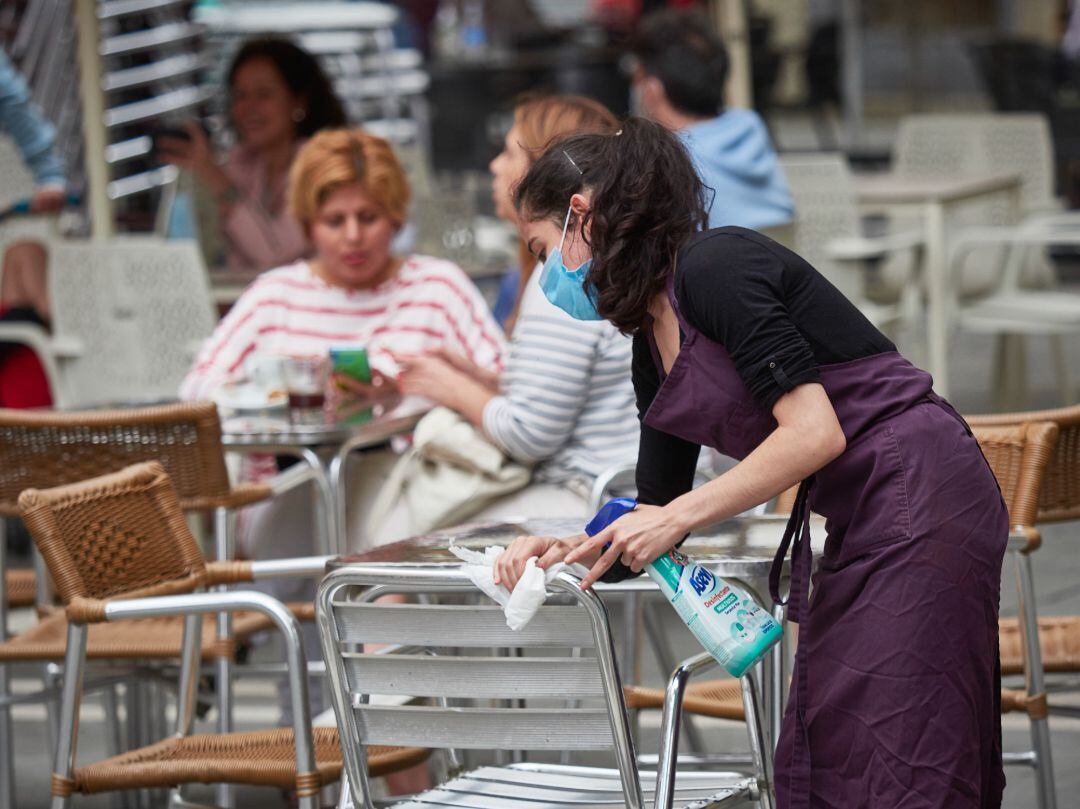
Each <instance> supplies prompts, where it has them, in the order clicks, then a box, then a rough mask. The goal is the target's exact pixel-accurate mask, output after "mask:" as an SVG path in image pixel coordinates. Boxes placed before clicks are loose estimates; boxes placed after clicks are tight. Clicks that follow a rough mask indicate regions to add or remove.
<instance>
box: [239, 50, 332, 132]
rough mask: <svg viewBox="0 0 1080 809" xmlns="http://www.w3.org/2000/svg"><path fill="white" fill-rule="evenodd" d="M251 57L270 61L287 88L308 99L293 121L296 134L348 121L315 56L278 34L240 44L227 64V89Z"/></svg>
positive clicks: (315, 130) (330, 127)
mask: <svg viewBox="0 0 1080 809" xmlns="http://www.w3.org/2000/svg"><path fill="white" fill-rule="evenodd" d="M252 59H265V60H266V61H268V62H270V64H272V65H273V66H274V67H275V68H276V69H277V72H278V73H279V74H280V75H281V78H282V80H283V81H284V82H285V86H286V87H288V88H289V91H290V92H291V93H292V94H293V95H295V96H299V97H300V98H303V99H304V101H305V102H306V103H307V109H306V113H307V114H306V115H305V116H304V119H303V120H302V121H300V122H298V123H297V124H296V135H297V137H302V138H309V137H311V136H312V135H314V134H315V133H316V132H318V131H319V130H320V129H336V128H339V127H343V126H345V125H346V124H347V123H348V121H347V120H346V117H345V110H344V108H343V107H342V106H341V101H340V100H338V97H337V96H336V95H335V94H334V89H333V87H332V86H331V84H330V80H329V79H328V78H326V74H325V73H324V72H323V69H322V68H321V67H320V66H319V63H318V62H317V61H316V59H315V57H314V56H312V55H311V54H310V53H308V52H307V51H305V50H304V49H303V48H301V47H299V46H298V45H295V44H293V43H292V42H290V41H289V40H287V39H282V38H280V37H259V38H257V39H249V40H248V41H247V42H245V43H244V44H243V45H241V46H240V50H238V51H237V52H236V55H235V56H234V57H233V60H232V62H231V63H230V64H229V71H228V73H227V84H228V86H229V88H230V90H231V88H232V85H233V80H234V79H235V78H236V72H237V71H238V70H239V69H240V68H241V67H242V66H243V65H244V64H245V63H246V62H250V61H251V60H252Z"/></svg>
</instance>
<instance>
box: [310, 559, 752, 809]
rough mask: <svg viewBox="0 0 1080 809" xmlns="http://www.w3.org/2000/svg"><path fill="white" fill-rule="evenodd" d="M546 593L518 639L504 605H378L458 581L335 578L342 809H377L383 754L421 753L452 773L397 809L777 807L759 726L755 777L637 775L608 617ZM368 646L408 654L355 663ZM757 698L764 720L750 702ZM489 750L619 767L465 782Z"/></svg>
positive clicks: (392, 575) (490, 774)
mask: <svg viewBox="0 0 1080 809" xmlns="http://www.w3.org/2000/svg"><path fill="white" fill-rule="evenodd" d="M549 588H550V592H551V593H552V594H553V596H555V597H556V598H557V600H558V603H549V604H546V605H544V606H542V607H541V608H540V609H539V611H538V612H537V614H536V615H535V617H534V618H533V620H532V621H531V622H530V623H529V624H528V625H527V626H526V627H525V628H524V629H522V630H521V631H520V632H513V631H511V630H509V629H508V628H507V626H506V620H505V616H504V615H503V612H502V609H501V608H500V607H498V606H496V605H479V606H476V605H460V604H439V603H400V602H397V603H388V602H386V601H376V599H378V597H379V596H381V595H385V594H388V593H413V594H427V595H436V594H437V595H440V596H446V595H452V594H472V593H474V592H475V587H474V585H473V584H472V583H471V581H470V580H469V579H468V577H467V576H466V575H465V573H464V572H463V571H461V570H460V569H458V568H454V567H451V568H438V569H432V568H426V569H423V568H420V569H417V568H402V567H390V566H379V565H374V564H373V565H364V566H347V567H343V568H340V569H338V570H335V571H332V572H331V573H330V574H328V575H327V577H326V578H325V579H324V580H323V583H322V585H321V586H320V588H319V596H318V599H317V601H316V614H317V617H318V622H319V633H320V639H321V641H322V644H323V656H324V659H325V660H326V665H327V672H328V675H329V677H330V681H331V683H332V689H331V694H332V697H333V702H334V711H335V714H336V716H337V721H338V728H339V730H340V732H341V738H342V752H343V754H344V758H345V772H346V778H345V781H346V782H347V784H348V789H347V791H345V788H344V787H343V801H342V806H343V807H346V806H349V807H364V809H373V806H374V803H373V799H372V794H371V789H370V785H369V783H368V779H367V776H366V774H365V772H366V769H367V768H366V766H365V765H366V762H367V761H368V757H369V755H370V750H371V746H372V745H378V744H390V745H406V746H411V745H416V744H423V745H424V746H428V747H435V748H440V749H442V750H444V751H445V755H446V758H447V760H448V767H449V770H450V772H451V777H450V779H449V780H448V781H447V782H445V783H443V784H440V785H439V786H437V787H435V788H434V789H431V790H428V791H425V792H424V793H421V794H419V795H415V796H413V797H412V798H411V799H405V800H403V801H401V802H399V803H395V804H394V806H395V807H398V809H420V807H427V806H431V805H433V804H434V805H450V806H484V807H486V808H487V809H497V808H498V809H501V807H507V808H508V809H513V808H514V807H518V808H519V809H554V808H555V807H571V806H588V807H601V806H603V807H607V806H610V807H624V806H625V807H631V808H632V809H641V807H644V806H645V805H646V804H649V805H654V806H656V807H664V808H667V807H671V806H673V805H678V806H685V805H688V804H690V805H693V806H695V807H723V806H733V805H742V804H746V803H749V802H751V801H754V800H761V801H763V802H764V803H763V805H765V806H769V805H771V793H770V791H769V787H770V783H769V777H768V771H767V767H768V759H767V757H766V751H765V750H764V747H763V745H762V742H761V734H760V728H759V727H758V725H757V723H756V722H751V723H750V727H751V728H752V732H751V741H752V745H753V746H754V748H755V750H757V751H758V755H757V758H756V761H757V762H758V764H759V766H758V770H757V773H756V777H747V776H745V775H741V774H735V773H730V772H684V771H679V772H678V773H676V772H674V770H672V769H671V766H672V765H671V762H672V761H673V760H674V755H673V753H671V754H669V753H670V749H665V750H664V751H663V754H662V755H661V767H660V770H659V773H654V772H640V771H639V770H638V768H637V764H636V761H635V751H634V740H633V737H632V734H631V732H630V724H629V719H628V717H627V715H626V705H625V703H624V701H623V695H622V688H621V683H620V679H619V672H618V667H617V665H616V661H615V654H614V648H613V642H612V637H611V629H610V626H609V624H608V617H607V612H606V609H605V608H604V604H603V602H602V601H601V600H600V599H599V597H598V596H597V595H596V594H595V593H593V592H591V591H582V590H581V589H580V588H579V586H578V581H577V579H575V578H574V577H572V576H569V575H566V574H563V575H562V576H560V577H558V578H557V579H555V580H554V581H553V582H552V583H551V584H550V585H549ZM364 643H393V644H399V647H400V648H399V650H398V651H399V653H397V654H384V655H373V654H366V653H362V652H360V651H357V650H358V649H361V648H363V647H362V644H364ZM574 650H581V651H582V652H583V653H581V654H575V651H574ZM747 683H748V687H749V688H750V689H752V688H753V686H752V685H751V684H750V683H751V681H749V680H747ZM748 694H749V696H748V699H750V700H751V701H750V708H749V715H750V716H751V717H752V718H753V719H755V720H756V719H757V712H756V702H755V701H754V700H753V694H754V692H753V691H752V690H750V691H749V692H748ZM380 695H393V696H396V697H398V698H399V699H400V698H401V697H403V696H406V697H412V698H425V699H427V700H430V702H429V703H428V704H424V705H405V706H401V707H398V706H396V705H394V706H391V705H387V704H385V700H384V701H383V702H382V703H381V704H378V703H376V701H375V700H374V699H373V697H375V696H380ZM568 705H572V706H573V707H568ZM678 708H679V706H678V705H674V704H673V706H672V710H673V711H674V712H676V713H677V711H678ZM755 730H756V731H757V732H756V733H755V732H754V731H755ZM480 750H483V751H500V750H502V751H506V750H526V751H527V750H548V751H554V750H558V751H607V752H608V753H613V754H614V760H615V761H614V764H615V766H614V768H598V767H583V766H571V765H564V764H540V763H527V762H522V763H515V764H511V765H509V766H494V765H490V766H486V765H484V764H478V766H475V767H474V768H472V769H467V768H466V767H465V764H464V760H463V758H462V753H463V752H464V751H480ZM475 756H476V754H475V753H471V754H470V757H475ZM474 760H475V759H474ZM470 766H471V765H470ZM654 779H656V785H655V786H654Z"/></svg>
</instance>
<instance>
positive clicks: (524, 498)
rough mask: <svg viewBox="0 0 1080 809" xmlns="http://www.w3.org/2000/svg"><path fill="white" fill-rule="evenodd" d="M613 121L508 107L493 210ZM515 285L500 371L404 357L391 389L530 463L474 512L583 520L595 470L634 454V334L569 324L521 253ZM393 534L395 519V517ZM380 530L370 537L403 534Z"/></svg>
mask: <svg viewBox="0 0 1080 809" xmlns="http://www.w3.org/2000/svg"><path fill="white" fill-rule="evenodd" d="M617 128H618V122H617V120H616V119H615V116H614V115H612V114H611V112H609V111H608V110H607V109H606V108H605V107H604V106H603V105H601V104H598V103H597V102H595V101H592V100H590V99H587V98H582V97H580V96H550V97H541V98H534V99H529V100H526V101H524V102H522V103H520V104H519V105H518V106H517V108H516V109H515V111H514V125H513V127H511V129H510V131H509V132H508V133H507V135H506V141H505V145H504V147H503V151H502V152H501V153H500V154H499V156H498V157H496V158H495V159H494V160H493V161H492V163H491V173H492V175H493V176H492V184H491V186H492V197H493V199H494V202H495V210H496V212H497V213H498V214H499V216H501V217H503V218H505V219H508V220H510V221H516V217H515V212H514V205H513V193H514V187H515V186H516V185H517V183H518V181H519V180H520V179H521V178H522V177H523V176H524V175H525V173H526V172H527V171H528V169H529V167H530V166H531V165H532V164H533V162H534V161H535V160H536V159H537V157H539V155H540V154H542V153H543V150H544V149H545V148H546V147H547V146H548V145H549V144H551V143H553V142H555V141H557V140H558V139H560V138H563V137H567V136H569V135H573V134H579V133H586V132H592V133H603V134H609V135H610V134H612V133H614V132H615V131H616V130H617ZM522 253H523V255H522V267H523V282H522V288H521V292H520V295H519V299H518V304H517V306H516V307H515V308H516V310H517V312H518V314H517V317H516V323H515V325H514V326H513V333H512V338H511V341H510V359H509V361H508V363H507V366H506V370H505V371H504V372H503V373H502V375H501V376H499V375H495V374H491V373H487V372H485V371H484V370H483V369H481V368H477V367H475V366H474V365H473V364H471V363H469V362H467V361H465V360H464V359H463V358H460V357H453V356H449V355H448V354H446V353H443V354H441V355H435V356H413V357H409V358H404V359H403V361H402V363H401V364H402V371H401V374H400V375H399V377H398V380H397V382H398V386H399V387H400V388H401V390H402V391H403V392H405V393H418V394H423V395H424V396H427V397H428V398H431V399H434V400H435V401H436V402H437V403H439V404H441V405H444V406H446V407H449V408H451V409H452V410H455V411H457V412H458V413H460V414H461V415H462V416H464V417H465V418H466V419H468V420H469V421H470V422H472V423H473V425H475V426H476V427H478V428H479V429H481V430H482V431H483V432H484V434H485V436H486V437H487V438H488V440H489V441H491V442H492V443H494V444H495V445H496V446H498V447H499V448H500V449H502V450H503V451H504V452H505V453H506V454H507V455H509V456H510V457H512V458H513V459H515V460H517V461H520V462H522V463H526V464H530V465H531V464H537V466H536V467H535V469H534V472H533V479H532V482H531V483H530V484H529V485H528V486H526V487H525V488H524V489H522V490H520V491H518V492H515V493H513V494H510V495H506V496H505V497H503V498H501V499H499V500H498V501H496V502H495V503H494V504H492V505H491V506H488V507H487V508H485V509H484V510H483V511H481V512H480V513H479V514H477V515H476V518H477V519H495V518H500V517H505V516H508V515H510V514H533V515H540V514H554V513H557V514H559V515H561V516H566V517H574V516H577V517H584V516H585V512H586V506H587V502H588V495H589V491H590V488H591V485H592V482H593V480H594V479H595V478H596V476H597V475H598V474H600V473H601V472H602V471H604V470H605V469H607V468H609V467H611V466H613V465H621V464H625V463H629V462H631V461H633V459H634V457H635V453H636V448H637V442H638V422H637V417H636V412H635V406H634V392H633V387H632V385H631V384H630V382H629V380H628V372H629V368H630V341H629V340H628V339H627V338H626V337H625V336H624V335H622V334H620V333H619V332H618V330H617V329H616V328H615V327H614V326H612V325H611V324H609V323H605V322H603V321H595V322H591V323H585V322H581V321H577V320H574V318H572V317H570V316H569V315H567V314H566V313H565V312H563V311H562V310H561V309H559V308H558V307H556V306H554V305H553V304H552V303H551V302H550V301H549V300H548V299H547V297H546V293H545V286H544V278H543V277H541V274H540V273H539V272H535V271H533V269H532V264H533V263H534V262H535V260H536V259H535V257H533V256H532V254H530V253H529V252H528V248H524V249H523V251H522ZM385 525H386V526H388V528H389V530H394V529H395V528H397V526H398V525H399V523H398V521H397V520H396V519H395V518H393V517H391V518H390V519H388V520H387V521H386V523H385ZM400 538H401V536H397V535H392V534H390V535H388V534H386V533H385V532H384V533H382V534H376V535H375V539H374V541H375V543H376V544H379V543H381V542H385V541H390V540H393V539H400Z"/></svg>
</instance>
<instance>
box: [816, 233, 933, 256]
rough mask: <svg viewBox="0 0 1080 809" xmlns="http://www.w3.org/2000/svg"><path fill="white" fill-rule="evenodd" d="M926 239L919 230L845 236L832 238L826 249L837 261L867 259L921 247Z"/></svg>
mask: <svg viewBox="0 0 1080 809" xmlns="http://www.w3.org/2000/svg"><path fill="white" fill-rule="evenodd" d="M924 241H925V239H924V238H923V234H922V233H921V232H919V231H904V232H901V233H893V234H889V235H887V236H880V237H875V238H865V237H862V236H844V237H841V238H838V239H830V240H829V243H828V244H826V245H825V250H826V252H827V253H828V254H829V257H830V258H833V259H835V260H837V261H867V260H870V259H880V258H884V257H885V256H887V255H889V254H891V253H899V252H901V251H903V250H915V249H917V248H919V247H921V246H922V245H923V242H924Z"/></svg>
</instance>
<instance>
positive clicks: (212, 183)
mask: <svg viewBox="0 0 1080 809" xmlns="http://www.w3.org/2000/svg"><path fill="white" fill-rule="evenodd" d="M184 129H185V130H186V131H187V133H188V135H189V136H190V140H185V139H182V138H170V137H168V136H162V137H160V138H158V139H157V146H158V152H157V154H158V157H159V158H160V159H161V161H162V162H164V163H170V164H172V165H174V166H179V167H180V168H182V169H186V170H188V171H190V172H191V173H192V174H194V175H195V176H196V177H198V178H199V180H200V181H201V182H203V183H205V184H206V185H207V186H209V188H210V190H211V191H212V192H213V193H214V194H215V195H216V196H218V197H220V196H222V195H224V194H225V192H226V191H227V190H228V189H229V188H230V187H231V185H232V183H231V181H230V180H229V178H228V176H227V175H226V174H225V172H224V171H222V169H221V166H219V165H218V164H217V160H215V159H214V152H213V149H211V148H210V140H209V139H208V138H207V137H206V133H205V132H204V131H203V128H202V127H201V126H199V124H198V123H196V122H195V121H188V122H187V123H186V124H185V125H184Z"/></svg>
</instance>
